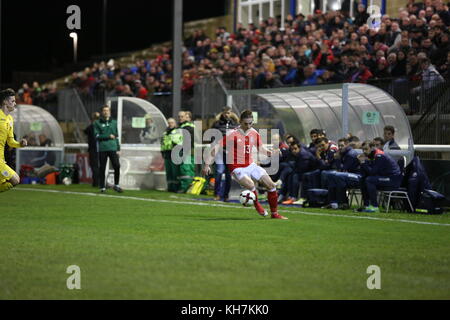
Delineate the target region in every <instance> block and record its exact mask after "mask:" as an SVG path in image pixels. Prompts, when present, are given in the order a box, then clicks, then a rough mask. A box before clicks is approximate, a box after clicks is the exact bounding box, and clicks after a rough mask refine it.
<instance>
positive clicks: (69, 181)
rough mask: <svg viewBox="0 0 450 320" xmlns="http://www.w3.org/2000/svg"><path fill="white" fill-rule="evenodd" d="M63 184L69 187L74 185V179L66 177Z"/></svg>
mask: <svg viewBox="0 0 450 320" xmlns="http://www.w3.org/2000/svg"><path fill="white" fill-rule="evenodd" d="M62 183H64V184H65V185H66V186H69V185H71V184H72V179H70V178H69V177H65V178H64V179H63V180H62Z"/></svg>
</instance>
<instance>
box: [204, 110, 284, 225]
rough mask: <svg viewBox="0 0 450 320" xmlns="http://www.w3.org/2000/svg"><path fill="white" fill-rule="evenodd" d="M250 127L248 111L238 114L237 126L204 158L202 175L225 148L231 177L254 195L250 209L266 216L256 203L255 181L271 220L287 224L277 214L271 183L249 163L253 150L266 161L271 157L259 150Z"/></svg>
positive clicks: (258, 139)
mask: <svg viewBox="0 0 450 320" xmlns="http://www.w3.org/2000/svg"><path fill="white" fill-rule="evenodd" d="M252 126H253V113H252V112H251V111H250V110H246V111H244V112H243V113H242V114H241V118H240V126H239V127H238V128H236V129H234V130H231V131H228V133H227V135H226V136H225V137H223V139H222V140H221V142H220V143H218V144H216V145H215V146H214V147H213V148H212V151H211V152H210V153H209V154H208V155H207V157H206V159H205V165H204V167H203V174H204V175H209V174H210V172H211V168H210V164H211V163H212V160H213V159H214V156H215V155H216V154H217V152H219V151H220V149H221V148H226V150H227V159H226V163H227V165H228V168H229V170H230V172H231V175H232V177H233V178H234V179H235V180H236V181H237V182H238V183H239V184H240V185H241V186H242V187H243V188H245V189H248V190H250V191H252V192H253V193H254V194H255V197H256V201H255V202H254V205H255V208H256V211H257V212H258V213H259V214H260V215H261V216H263V217H266V216H268V213H267V211H266V210H265V209H264V208H263V207H262V206H261V204H260V203H259V201H258V193H257V191H256V187H255V183H254V182H253V180H252V179H254V180H256V181H258V183H259V184H260V185H263V186H264V187H265V188H267V190H268V200H269V205H270V211H271V213H272V219H282V220H287V218H286V217H283V216H282V215H280V214H278V194H277V188H276V185H275V183H274V182H273V181H272V179H271V178H270V177H269V175H268V174H267V172H266V171H265V170H264V169H263V168H261V167H260V166H258V165H257V164H256V163H255V162H254V161H253V156H252V151H253V149H254V148H256V149H257V150H258V151H259V152H262V153H265V154H267V155H268V156H269V157H270V156H272V152H271V151H269V150H267V149H266V148H265V147H264V146H263V144H262V142H261V136H260V135H259V133H258V132H257V131H256V130H255V129H253V128H252Z"/></svg>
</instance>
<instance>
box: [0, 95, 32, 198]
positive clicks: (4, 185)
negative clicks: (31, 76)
mask: <svg viewBox="0 0 450 320" xmlns="http://www.w3.org/2000/svg"><path fill="white" fill-rule="evenodd" d="M0 104H1V108H0V192H5V191H8V190H10V189H12V188H13V187H15V186H16V185H18V184H19V183H20V178H19V176H18V175H17V173H16V172H14V170H13V169H11V168H10V167H9V166H8V165H7V164H6V162H5V145H6V143H8V146H10V147H11V148H22V147H26V146H27V140H25V139H22V140H21V141H20V143H19V142H17V141H16V140H15V139H14V120H13V117H12V116H11V113H12V112H13V111H14V110H15V109H16V93H15V92H14V90H12V89H6V90H3V91H0Z"/></svg>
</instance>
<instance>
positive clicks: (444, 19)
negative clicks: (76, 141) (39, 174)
mask: <svg viewBox="0 0 450 320" xmlns="http://www.w3.org/2000/svg"><path fill="white" fill-rule="evenodd" d="M368 18H369V15H368V13H367V9H366V7H365V6H364V5H363V4H359V5H358V6H357V11H356V14H355V18H354V19H351V18H349V17H348V14H347V13H346V12H344V11H328V12H326V13H322V12H320V10H316V12H315V13H314V14H311V15H307V16H304V15H303V14H298V15H296V16H291V15H288V16H287V18H286V20H285V24H284V29H281V28H280V21H277V19H276V18H268V19H266V20H264V21H261V22H260V23H259V25H258V26H256V25H255V24H250V25H249V26H248V27H247V28H244V27H243V26H242V25H240V24H239V25H238V26H237V29H236V30H237V31H236V33H230V32H228V31H227V30H226V28H218V29H217V30H216V35H215V37H214V38H209V37H207V36H206V35H205V33H204V32H203V31H202V30H197V31H195V32H194V33H193V34H192V35H190V36H189V37H188V38H187V39H185V42H184V47H183V56H182V68H183V80H182V81H183V82H182V90H183V92H184V93H188V94H192V92H193V87H194V84H195V82H196V81H197V80H198V79H201V78H203V77H208V76H221V77H222V78H223V79H224V81H225V83H227V84H228V85H230V86H231V87H234V88H257V89H259V88H274V87H281V86H303V85H315V84H322V83H336V82H355V83H366V82H368V81H370V80H376V79H386V78H403V79H407V80H410V81H420V80H421V78H422V76H423V75H424V73H426V72H428V73H430V72H431V73H433V74H435V77H434V79H435V80H436V79H437V80H438V81H443V78H445V79H449V78H450V68H449V65H450V42H449V37H450V28H449V27H450V12H449V6H448V4H445V3H444V2H443V1H442V0H425V1H424V2H417V3H416V2H414V1H411V0H408V1H407V3H406V4H405V7H404V8H402V9H400V10H399V12H398V15H397V16H396V17H390V16H388V15H383V16H382V17H381V21H380V23H379V24H378V25H376V26H375V25H371V26H369V25H368V24H367V22H368ZM172 70H173V64H172V57H171V48H169V47H165V48H164V49H163V52H162V53H161V54H160V55H159V56H157V57H156V58H155V59H151V60H143V59H140V60H137V61H135V63H134V64H133V65H131V66H120V65H119V64H118V63H117V62H115V61H114V60H111V61H109V62H108V63H105V62H101V63H96V64H94V65H93V66H92V67H91V68H86V69H85V70H84V71H83V72H80V73H74V74H72V76H71V79H70V80H69V81H68V85H70V86H72V87H77V88H79V89H80V90H81V91H82V92H85V93H92V92H94V91H96V90H106V91H107V92H108V94H109V95H113V96H114V95H116V96H119V95H120V96H137V97H140V98H147V97H148V96H149V95H152V94H155V93H161V92H170V91H171V86H172V82H173V79H172Z"/></svg>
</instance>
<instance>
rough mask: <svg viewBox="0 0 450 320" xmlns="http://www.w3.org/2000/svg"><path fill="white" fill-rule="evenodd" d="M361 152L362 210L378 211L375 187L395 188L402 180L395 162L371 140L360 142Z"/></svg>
mask: <svg viewBox="0 0 450 320" xmlns="http://www.w3.org/2000/svg"><path fill="white" fill-rule="evenodd" d="M362 149H363V152H364V153H363V154H360V155H359V156H358V160H359V162H360V163H361V173H362V175H363V178H362V179H361V193H362V196H363V201H364V206H365V208H360V209H358V211H362V212H379V209H378V200H377V189H381V188H383V189H396V188H398V187H400V184H401V182H402V174H401V172H400V167H399V166H398V164H397V162H396V161H395V160H394V159H393V158H392V157H390V156H389V155H387V154H385V153H384V151H382V150H379V149H377V148H376V147H375V144H374V143H373V141H370V140H368V141H365V142H364V143H363V144H362Z"/></svg>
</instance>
